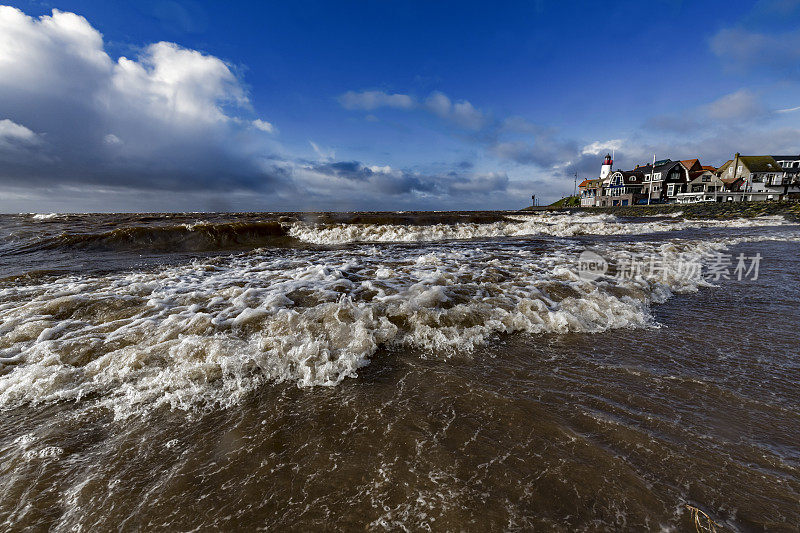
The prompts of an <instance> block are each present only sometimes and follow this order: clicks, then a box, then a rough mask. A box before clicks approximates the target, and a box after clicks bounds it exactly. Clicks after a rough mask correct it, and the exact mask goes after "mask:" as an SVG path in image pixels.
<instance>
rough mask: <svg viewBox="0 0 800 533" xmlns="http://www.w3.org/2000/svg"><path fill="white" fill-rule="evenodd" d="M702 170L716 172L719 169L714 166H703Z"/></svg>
mask: <svg viewBox="0 0 800 533" xmlns="http://www.w3.org/2000/svg"><path fill="white" fill-rule="evenodd" d="M700 168H702V169H703V170H708V171H709V172H716V171H717V167H715V166H713V165H701V166H700Z"/></svg>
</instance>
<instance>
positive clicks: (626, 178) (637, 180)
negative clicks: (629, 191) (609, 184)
mask: <svg viewBox="0 0 800 533" xmlns="http://www.w3.org/2000/svg"><path fill="white" fill-rule="evenodd" d="M639 168H641V167H639ZM614 174H622V183H624V184H625V185H640V184H641V183H643V182H644V172H642V171H641V170H639V169H636V170H615V171H614V172H612V173H611V174H609V178H611V177H613V176H614Z"/></svg>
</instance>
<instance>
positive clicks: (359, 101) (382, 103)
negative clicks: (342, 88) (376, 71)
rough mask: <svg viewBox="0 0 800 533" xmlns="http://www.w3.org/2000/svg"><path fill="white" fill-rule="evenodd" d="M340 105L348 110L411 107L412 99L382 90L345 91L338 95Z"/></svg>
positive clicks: (405, 95) (412, 104)
mask: <svg viewBox="0 0 800 533" xmlns="http://www.w3.org/2000/svg"><path fill="white" fill-rule="evenodd" d="M339 103H340V104H342V107H344V108H345V109H350V110H362V111H372V110H374V109H378V108H379V107H395V108H398V109H411V108H413V107H414V105H415V103H414V99H413V98H411V97H410V96H408V95H407V94H389V93H386V92H384V91H361V92H355V91H347V92H346V93H344V94H343V95H341V96H340V97H339Z"/></svg>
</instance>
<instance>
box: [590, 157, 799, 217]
mask: <svg viewBox="0 0 800 533" xmlns="http://www.w3.org/2000/svg"><path fill="white" fill-rule="evenodd" d="M613 165H614V161H613V159H612V158H611V155H610V154H607V155H606V157H605V159H604V160H603V165H602V167H601V170H600V177H599V178H597V179H588V180H584V181H582V182H581V184H580V186H579V189H580V199H581V206H583V207H608V206H624V205H647V204H664V203H678V204H693V203H699V202H743V201H744V202H761V201H772V200H776V201H777V200H784V199H795V198H800V155H741V154H738V153H737V154H736V155H735V156H734V157H733V158H732V159H730V160H728V161H726V162H725V164H723V165H722V166H720V167H719V168H717V167H714V166H708V165H702V164H700V161H699V160H698V159H684V160H681V161H673V160H671V159H662V160H661V161H655V162H654V163H652V164H647V165H636V168H634V169H633V170H612V169H613Z"/></svg>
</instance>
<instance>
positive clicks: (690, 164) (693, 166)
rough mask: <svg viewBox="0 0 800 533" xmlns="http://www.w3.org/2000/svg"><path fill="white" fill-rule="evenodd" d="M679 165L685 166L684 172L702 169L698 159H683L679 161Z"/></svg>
mask: <svg viewBox="0 0 800 533" xmlns="http://www.w3.org/2000/svg"><path fill="white" fill-rule="evenodd" d="M681 165H683V166H685V167H686V170H699V169H701V168H703V167H702V165H700V160H699V159H684V160H683V161H681Z"/></svg>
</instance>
